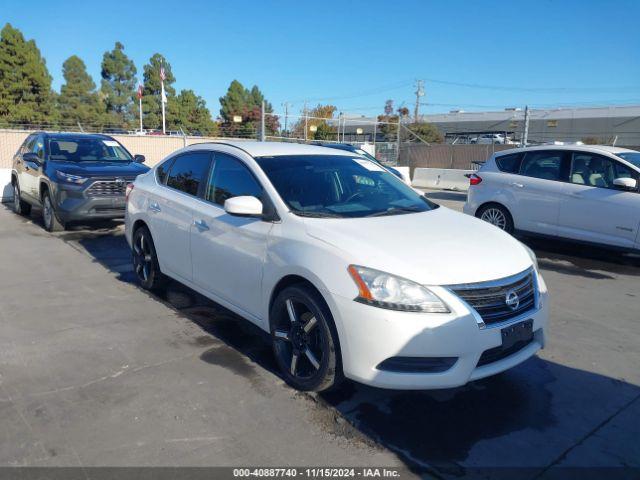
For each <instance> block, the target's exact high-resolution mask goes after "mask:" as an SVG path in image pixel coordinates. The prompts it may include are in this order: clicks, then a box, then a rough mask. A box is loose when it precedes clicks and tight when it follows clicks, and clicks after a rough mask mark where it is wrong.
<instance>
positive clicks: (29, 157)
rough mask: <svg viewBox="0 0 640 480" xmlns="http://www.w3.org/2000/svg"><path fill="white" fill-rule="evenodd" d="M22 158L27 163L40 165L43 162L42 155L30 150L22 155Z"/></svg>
mask: <svg viewBox="0 0 640 480" xmlns="http://www.w3.org/2000/svg"><path fill="white" fill-rule="evenodd" d="M22 160H23V161H24V162H26V163H33V164H35V165H38V166H40V165H41V164H42V160H40V157H39V156H38V155H37V154H35V153H33V152H28V153H25V154H24V155H22Z"/></svg>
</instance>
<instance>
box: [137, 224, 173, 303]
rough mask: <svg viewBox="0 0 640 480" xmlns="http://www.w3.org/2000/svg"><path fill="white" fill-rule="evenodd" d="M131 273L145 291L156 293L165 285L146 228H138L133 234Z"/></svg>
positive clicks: (164, 279)
mask: <svg viewBox="0 0 640 480" xmlns="http://www.w3.org/2000/svg"><path fill="white" fill-rule="evenodd" d="M132 244H133V248H132V249H131V254H132V256H133V273H135V275H136V277H137V278H138V281H139V282H140V286H141V287H142V288H144V289H145V290H149V291H152V292H157V291H159V290H162V288H163V287H164V286H165V285H166V283H167V278H166V277H165V276H164V274H163V273H162V272H161V271H160V264H159V263H158V254H157V253H156V247H155V245H154V243H153V238H152V237H151V232H150V231H149V229H148V228H147V227H140V228H138V229H137V230H136V231H135V232H134V234H133V240H132Z"/></svg>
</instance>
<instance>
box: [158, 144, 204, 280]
mask: <svg viewBox="0 0 640 480" xmlns="http://www.w3.org/2000/svg"><path fill="white" fill-rule="evenodd" d="M210 162H211V153H210V152H205V151H192V152H187V153H183V154H181V155H178V156H177V157H175V159H173V161H172V162H171V165H168V166H167V168H166V169H165V170H163V171H161V172H158V173H159V175H160V176H159V178H158V180H159V181H160V182H161V185H160V186H159V187H158V188H157V189H156V190H155V192H152V193H151V194H150V195H149V203H148V205H147V208H148V211H149V223H150V227H151V234H152V235H153V240H154V243H155V247H156V250H157V252H158V259H159V262H160V269H161V270H163V271H165V272H166V273H168V274H170V275H171V276H173V277H175V278H177V279H182V280H185V281H188V282H189V281H191V280H192V278H193V274H192V267H191V247H190V233H191V224H192V223H193V208H194V206H195V205H196V204H197V203H198V202H201V200H199V199H198V195H199V194H200V193H201V189H202V188H204V184H205V182H206V179H207V176H208V173H209V168H210Z"/></svg>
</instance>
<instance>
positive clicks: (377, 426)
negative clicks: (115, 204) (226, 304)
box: [0, 192, 640, 478]
mask: <svg viewBox="0 0 640 480" xmlns="http://www.w3.org/2000/svg"><path fill="white" fill-rule="evenodd" d="M428 196H430V198H431V199H432V200H434V201H435V202H437V203H441V204H442V205H444V206H447V207H450V208H454V209H458V210H461V208H462V204H463V202H464V195H463V194H459V193H453V192H429V193H428ZM40 222H41V221H40V219H39V212H36V213H34V214H32V218H30V219H25V218H21V217H18V216H16V215H15V214H13V213H12V212H11V210H10V205H2V206H1V207H0V239H1V241H2V249H1V251H0V264H1V265H2V276H1V277H0V282H1V283H2V288H1V290H0V304H1V305H2V310H1V311H0V464H1V465H35V466H44V465H59V466H99V465H110V466H130V465H145V466H147V465H149V466H151V465H153V466H155V465H171V466H184V465H190V466H191V465H192V466H204V465H243V466H246V465H265V466H266V465H272V466H282V465H298V466H302V465H339V466H347V465H351V466H369V465H380V466H383V465H384V466H398V467H407V468H409V469H410V470H411V471H412V472H413V473H415V474H417V475H421V476H426V477H429V476H433V477H437V478H444V477H459V476H462V475H464V474H466V473H470V472H473V471H475V470H474V469H475V468H483V467H485V468H496V467H528V468H529V470H527V471H526V472H524V475H523V476H524V478H535V477H541V476H542V477H544V476H545V475H550V474H552V473H553V472H554V469H557V468H561V467H567V466H571V467H576V466H578V467H594V466H598V467H619V466H634V467H640V442H638V436H639V435H640V328H639V322H640V318H639V317H640V315H639V314H638V311H639V310H638V298H639V296H640V257H639V256H634V255H629V254H619V253H614V252H611V251H607V250H599V249H594V248H590V247H582V246H577V245H574V244H571V243H565V242H552V241H541V240H525V241H526V243H528V245H529V246H531V247H532V248H533V249H534V250H535V252H536V253H537V255H538V258H539V265H540V269H541V271H542V274H543V275H544V277H545V279H546V282H547V284H548V287H549V291H550V293H551V319H550V326H549V330H548V334H547V335H548V336H547V340H548V343H547V348H546V349H545V350H544V351H542V352H541V353H540V354H539V355H538V356H537V357H535V358H533V359H531V360H529V361H527V362H525V363H524V364H522V365H520V366H518V367H516V368H514V369H512V370H510V371H508V372H506V373H504V374H501V375H498V376H496V377H493V378H488V379H485V380H481V381H477V382H473V383H471V384H469V385H467V386H465V387H463V388H458V389H454V390H441V391H431V392H399V391H387V390H379V389H373V388H368V387H364V386H361V385H358V384H354V383H351V382H347V383H346V385H344V386H343V387H341V389H340V390H338V391H335V392H332V393H328V394H321V395H312V394H301V393H296V392H295V391H294V390H292V389H291V388H289V387H287V386H286V385H285V384H284V382H283V381H282V380H281V379H280V378H279V376H278V374H277V373H276V371H277V369H276V366H275V364H274V360H273V359H272V356H271V350H270V347H269V345H268V343H267V342H266V341H265V339H264V338H263V336H262V335H261V334H260V332H258V331H257V329H256V328H255V327H253V326H252V325H250V324H249V323H248V322H247V321H244V320H242V319H240V318H238V317H237V316H235V315H234V314H232V313H230V312H228V311H226V310H225V309H224V308H222V307H220V306H218V305H216V304H214V303H212V302H210V301H208V300H206V299H204V298H203V297H202V296H200V295H198V294H196V293H195V292H193V291H191V290H189V289H187V288H186V287H183V286H181V285H179V284H177V283H171V284H170V286H169V287H168V289H167V292H166V294H165V295H164V296H162V297H155V296H152V295H150V294H148V293H146V292H144V291H142V290H141V289H139V288H138V287H137V285H136V284H135V281H134V276H133V273H132V271H131V267H130V254H129V250H128V246H127V244H126V242H125V239H124V230H123V226H122V224H120V223H117V222H111V223H105V224H100V225H92V226H77V227H74V228H73V229H72V230H71V231H66V232H62V233H59V234H49V233H47V232H45V231H44V230H43V229H42V228H41V225H40ZM389 248H402V246H401V245H390V246H389ZM482 253H483V252H482V251H477V250H476V249H474V245H473V238H470V239H469V246H468V249H467V250H466V251H461V252H459V254H460V256H464V257H467V258H468V259H469V261H473V258H474V256H481V255H482ZM484 476H489V477H490V476H491V474H490V472H489V473H487V472H484Z"/></svg>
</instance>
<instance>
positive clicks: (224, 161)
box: [205, 153, 262, 206]
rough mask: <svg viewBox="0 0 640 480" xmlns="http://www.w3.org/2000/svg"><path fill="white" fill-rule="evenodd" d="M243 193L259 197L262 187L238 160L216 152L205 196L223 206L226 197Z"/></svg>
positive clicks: (242, 194)
mask: <svg viewBox="0 0 640 480" xmlns="http://www.w3.org/2000/svg"><path fill="white" fill-rule="evenodd" d="M244 195H248V196H252V197H257V198H260V197H261V196H262V187H261V186H260V184H259V183H258V181H257V180H256V179H255V178H254V176H253V175H252V174H251V172H250V171H249V169H248V168H247V167H246V166H245V165H244V164H243V163H242V162H241V161H240V160H238V159H236V158H234V157H232V156H231V155H227V154H225V153H216V154H215V156H214V166H213V171H212V172H211V177H210V178H209V183H208V185H207V191H206V194H205V198H206V199H207V200H209V201H211V202H213V203H217V204H218V205H220V206H224V202H225V200H227V199H228V198H233V197H240V196H244Z"/></svg>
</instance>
